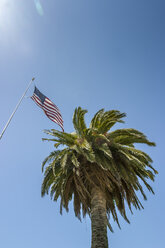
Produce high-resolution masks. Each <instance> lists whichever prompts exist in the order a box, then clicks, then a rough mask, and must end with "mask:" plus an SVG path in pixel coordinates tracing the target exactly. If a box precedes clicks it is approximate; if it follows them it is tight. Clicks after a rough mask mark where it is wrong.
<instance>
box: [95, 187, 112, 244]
mask: <svg viewBox="0 0 165 248" xmlns="http://www.w3.org/2000/svg"><path fill="white" fill-rule="evenodd" d="M91 227H92V246H91V247H92V248H108V238H107V215H106V199H105V195H104V192H102V191H101V190H100V189H99V188H96V187H94V188H93V189H92V192H91Z"/></svg>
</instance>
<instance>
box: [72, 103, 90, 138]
mask: <svg viewBox="0 0 165 248" xmlns="http://www.w3.org/2000/svg"><path fill="white" fill-rule="evenodd" d="M86 113H87V110H83V109H82V108H81V107H78V108H76V109H75V111H74V115H73V125H74V128H75V130H76V132H77V134H78V135H81V136H83V134H84V131H85V129H86V124H85V120H84V115H85V114H86Z"/></svg>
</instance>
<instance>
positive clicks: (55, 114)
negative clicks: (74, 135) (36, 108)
mask: <svg viewBox="0 0 165 248" xmlns="http://www.w3.org/2000/svg"><path fill="white" fill-rule="evenodd" d="M43 110H45V111H46V112H48V113H50V114H52V115H54V116H56V117H57V118H58V119H59V120H60V122H61V123H63V120H62V118H61V117H60V116H59V115H58V114H57V113H55V112H54V111H52V110H49V109H48V108H46V107H45V106H44V107H43Z"/></svg>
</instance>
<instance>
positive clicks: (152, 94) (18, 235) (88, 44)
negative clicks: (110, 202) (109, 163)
mask: <svg viewBox="0 0 165 248" xmlns="http://www.w3.org/2000/svg"><path fill="white" fill-rule="evenodd" d="M164 13H165V2H164V1H163V0H138V1H137V0H124V1H123V0H102V1H101V0H49V1H44V0H40V2H39V1H37V0H36V1H33V0H29V1H25V0H12V1H11V0H0V89H1V91H0V106H1V108H0V113H1V114H0V131H2V129H3V127H4V125H5V124H6V122H7V120H8V118H9V116H10V114H11V112H12V111H13V109H14V107H15V105H16V103H17V102H18V100H19V98H20V97H21V95H22V93H23V91H24V90H25V88H26V86H27V84H28V82H29V81H30V79H31V78H32V77H33V76H35V77H36V82H35V83H36V85H37V87H38V88H39V90H40V91H41V92H42V93H43V94H45V95H46V96H48V97H49V98H50V99H51V100H52V101H54V102H55V104H57V105H58V107H59V108H60V110H61V112H62V115H63V119H64V129H65V131H66V132H71V131H72V130H73V127H72V115H73V111H74V108H75V107H77V106H82V107H83V108H87V109H88V111H89V112H88V114H87V116H86V121H87V123H89V120H90V119H91V118H92V116H93V115H94V114H95V112H96V111H98V110H99V109H100V108H102V107H104V108H105V109H106V110H109V109H118V110H120V111H122V112H126V113H127V118H126V120H125V121H126V124H124V125H123V124H122V125H118V126H117V128H119V127H120V128H122V127H123V128H124V127H132V128H136V129H139V130H141V131H142V132H144V133H145V134H146V135H147V136H148V138H149V139H150V140H151V141H155V142H156V143H157V147H156V148H152V147H151V148H150V147H147V146H143V145H142V146H138V147H140V148H141V149H143V150H144V151H146V152H148V153H149V154H150V155H151V157H152V158H153V160H154V163H153V165H154V167H155V168H156V169H157V170H158V171H159V175H158V176H157V177H156V181H155V183H154V184H152V186H153V188H154V190H155V193H156V194H155V196H154V195H151V194H149V193H148V192H147V191H146V192H147V196H148V201H146V202H143V203H144V207H145V209H144V210H143V211H136V210H135V211H134V215H130V214H129V217H130V221H131V224H130V225H129V224H127V223H125V222H124V221H123V220H122V217H121V218H120V221H121V226H122V230H119V229H118V227H117V225H116V224H115V223H113V222H112V225H113V228H114V230H115V233H114V234H112V233H110V232H108V237H109V244H110V247H112V248H116V247H121V246H122V247H124V248H126V247H127V248H132V247H134V248H139V247H141V248H143V247H145V248H155V247H157V248H164V247H165V234H164V230H165V215H164V205H165V199H164V196H165V183H164V174H165V165H164V155H163V152H164V140H165V135H164V123H165V113H164V112H165V111H164V110H165V85H164V81H165V72H164V67H165V32H164V26H165V15H164ZM32 91H33V87H31V89H30V90H29V92H28V94H27V96H30V95H31V94H32ZM51 128H57V129H59V128H58V126H57V125H55V124H54V123H53V122H51V121H50V120H49V119H48V118H47V117H46V116H45V115H44V113H43V112H42V110H41V109H39V108H38V107H37V106H36V105H35V104H34V102H33V101H31V99H28V98H26V99H24V101H23V102H22V104H21V106H20V108H19V109H18V111H17V113H16V115H15V116H14V118H13V120H12V122H11V124H10V125H9V127H8V129H7V131H6V133H5V134H4V136H3V138H2V140H1V141H0V197H1V203H0V247H3V248H11V247H13V248H22V247H23V248H36V247H39V248H45V247H49V248H51V247H58V248H66V247H68V248H77V247H79V248H85V247H90V239H91V233H90V220H89V218H86V220H83V221H82V223H80V222H79V220H78V219H76V218H75V217H74V213H73V209H72V203H71V204H70V212H69V213H68V214H66V213H65V211H64V213H63V216H61V215H60V214H59V203H57V204H56V203H54V202H52V201H51V200H50V198H49V196H47V197H45V198H41V194H40V189H41V183H42V178H43V176H42V173H41V162H42V161H43V159H44V158H45V157H46V156H47V155H48V154H49V153H50V151H52V150H53V144H51V143H47V142H42V140H41V139H42V137H45V135H44V133H43V130H44V129H51Z"/></svg>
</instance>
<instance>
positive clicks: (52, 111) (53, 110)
mask: <svg viewBox="0 0 165 248" xmlns="http://www.w3.org/2000/svg"><path fill="white" fill-rule="evenodd" d="M31 99H32V100H33V101H34V102H35V103H36V104H37V105H38V106H39V107H40V108H41V109H43V111H44V112H45V114H46V116H47V117H48V118H49V119H50V120H51V121H53V122H55V123H57V124H58V125H59V126H60V127H61V128H62V130H63V131H64V128H63V119H62V116H61V113H60V111H59V109H58V107H57V106H56V105H55V104H54V103H53V102H52V101H51V100H50V99H49V98H47V97H45V101H44V103H42V102H41V100H40V98H39V97H38V96H37V95H36V94H35V93H34V94H33V96H32V97H31Z"/></svg>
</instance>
